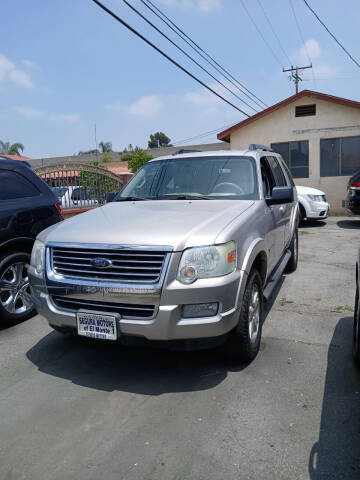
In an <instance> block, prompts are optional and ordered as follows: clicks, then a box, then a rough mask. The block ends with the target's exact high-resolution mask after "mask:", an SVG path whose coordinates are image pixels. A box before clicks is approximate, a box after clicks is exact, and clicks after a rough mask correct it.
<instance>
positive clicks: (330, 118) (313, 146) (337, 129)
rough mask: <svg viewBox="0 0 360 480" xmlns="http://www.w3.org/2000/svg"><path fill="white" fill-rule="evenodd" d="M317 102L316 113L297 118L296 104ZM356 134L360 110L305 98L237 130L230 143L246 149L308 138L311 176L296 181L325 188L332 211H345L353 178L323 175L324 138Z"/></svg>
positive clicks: (233, 146) (338, 212)
mask: <svg viewBox="0 0 360 480" xmlns="http://www.w3.org/2000/svg"><path fill="white" fill-rule="evenodd" d="M314 103H315V104H316V115H314V116H310V117H295V106H297V105H310V104H314ZM344 127H350V128H344ZM319 129H320V131H319ZM321 129H331V130H327V131H324V130H322V131H321ZM354 135H360V109H357V108H352V107H347V106H344V105H338V104H335V103H332V102H326V101H323V100H317V99H314V98H311V97H309V98H308V97H303V98H301V99H299V100H297V101H295V102H293V103H291V104H290V105H287V106H285V107H283V108H281V109H279V110H277V111H275V112H273V113H271V114H269V115H266V116H265V117H263V118H260V119H259V120H256V121H254V122H253V123H250V124H249V125H246V126H245V127H243V128H240V129H239V130H237V131H235V132H234V133H232V134H231V136H230V145H231V149H246V148H248V147H249V145H250V144H251V143H258V144H261V145H270V144H271V143H278V142H289V141H298V140H308V141H309V178H297V179H295V183H296V184H297V185H306V186H311V187H314V188H319V189H320V190H323V191H324V192H325V194H326V196H327V198H328V200H329V202H330V203H331V206H332V213H333V214H334V213H335V214H341V213H344V209H343V208H342V200H344V198H345V197H346V185H347V182H348V179H349V177H348V176H347V177H320V138H335V137H347V136H354ZM359 169H360V165H359Z"/></svg>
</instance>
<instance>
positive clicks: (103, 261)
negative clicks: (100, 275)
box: [90, 257, 112, 268]
mask: <svg viewBox="0 0 360 480" xmlns="http://www.w3.org/2000/svg"><path fill="white" fill-rule="evenodd" d="M90 264H91V265H92V266H93V267H95V268H110V267H112V261H111V260H109V259H108V258H102V257H96V258H93V259H92V260H90Z"/></svg>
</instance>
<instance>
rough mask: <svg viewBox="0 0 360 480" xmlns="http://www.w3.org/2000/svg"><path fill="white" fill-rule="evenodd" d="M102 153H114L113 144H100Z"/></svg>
mask: <svg viewBox="0 0 360 480" xmlns="http://www.w3.org/2000/svg"><path fill="white" fill-rule="evenodd" d="M99 147H100V150H101V153H107V152H112V144H111V142H99Z"/></svg>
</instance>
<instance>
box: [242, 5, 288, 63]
mask: <svg viewBox="0 0 360 480" xmlns="http://www.w3.org/2000/svg"><path fill="white" fill-rule="evenodd" d="M240 3H241V4H242V6H243V9H244V10H245V12H246V14H247V16H248V17H249V19H250V21H251V23H252V24H253V25H254V27H255V28H256V30H257V32H258V34H259V35H260V37H261V38H262V40H263V42H264V43H265V45H266V46H267V48H268V49H269V51H270V52H271V54H272V56H273V57H274V58H275V60H276V61H277V62H278V64H279V65H280V66H281V67H282V68H284V65H283V64H282V63H281V61H280V60H279V57H278V56H277V55H276V53H275V52H274V50H273V49H272V48H271V46H270V44H269V43H268V41H267V40H266V38H265V37H264V35H263V34H262V31H261V30H260V28H259V27H258V26H257V24H256V22H255V20H254V19H253V17H252V16H251V14H250V12H249V10H248V9H247V8H246V6H245V3H244V1H243V0H240Z"/></svg>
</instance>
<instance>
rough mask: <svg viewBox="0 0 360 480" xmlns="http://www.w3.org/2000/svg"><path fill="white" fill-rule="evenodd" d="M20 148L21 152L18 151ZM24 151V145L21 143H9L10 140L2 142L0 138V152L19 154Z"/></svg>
mask: <svg viewBox="0 0 360 480" xmlns="http://www.w3.org/2000/svg"><path fill="white" fill-rule="evenodd" d="M20 150H21V152H20ZM23 151H24V145H23V144H22V143H19V142H16V143H10V142H2V141H1V140H0V153H5V154H7V155H19V156H21V154H22V152H23Z"/></svg>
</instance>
